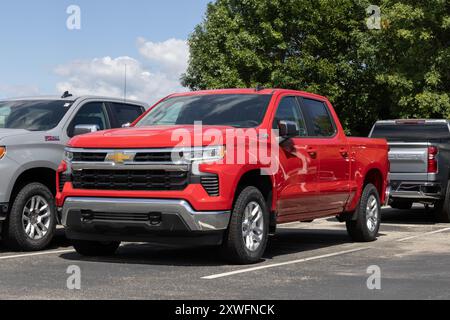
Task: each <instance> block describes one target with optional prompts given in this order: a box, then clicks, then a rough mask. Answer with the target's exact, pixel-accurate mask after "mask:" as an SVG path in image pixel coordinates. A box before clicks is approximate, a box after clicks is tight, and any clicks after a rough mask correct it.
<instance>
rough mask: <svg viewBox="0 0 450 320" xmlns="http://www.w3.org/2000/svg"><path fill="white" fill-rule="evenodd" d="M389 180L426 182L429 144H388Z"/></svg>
mask: <svg viewBox="0 0 450 320" xmlns="http://www.w3.org/2000/svg"><path fill="white" fill-rule="evenodd" d="M389 146H390V152H389V161H390V163H391V180H393V181H395V180H406V181H412V180H425V181H426V180H427V179H428V146H429V143H406V142H391V143H389Z"/></svg>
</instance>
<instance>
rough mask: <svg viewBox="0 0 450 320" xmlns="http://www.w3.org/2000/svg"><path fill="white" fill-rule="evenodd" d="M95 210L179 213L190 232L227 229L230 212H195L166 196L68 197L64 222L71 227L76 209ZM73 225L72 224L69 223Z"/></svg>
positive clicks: (163, 213) (112, 212)
mask: <svg viewBox="0 0 450 320" xmlns="http://www.w3.org/2000/svg"><path fill="white" fill-rule="evenodd" d="M84 210H87V211H91V212H93V213H95V212H99V213H103V212H107V213H111V214H114V213H117V214H123V213H136V214H139V213H140V214H146V213H148V214H151V213H155V212H157V213H160V214H161V216H162V217H163V219H164V217H165V216H174V215H175V216H178V217H179V218H180V219H181V220H182V221H183V222H184V224H185V225H186V226H187V228H188V229H189V231H193V232H195V231H222V230H226V229H227V228H228V225H229V222H230V217H231V212H230V211H215V212H209V211H208V212H198V211H194V210H193V209H192V207H191V206H190V205H189V203H188V202H187V201H184V200H165V199H131V198H130V199H129V198H126V199H115V198H67V199H66V201H65V203H64V207H63V210H62V224H63V225H64V226H66V227H67V226H68V225H67V223H68V220H69V219H68V217H69V215H70V214H71V213H73V212H77V211H78V212H79V211H84ZM111 222H113V223H116V224H117V223H119V224H127V223H129V222H127V221H116V220H112V221H111ZM69 227H70V226H69Z"/></svg>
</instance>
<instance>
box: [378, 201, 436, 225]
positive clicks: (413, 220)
mask: <svg viewBox="0 0 450 320" xmlns="http://www.w3.org/2000/svg"><path fill="white" fill-rule="evenodd" d="M382 224H405V225H411V224H415V225H435V224H437V223H436V222H435V220H434V214H433V208H429V209H426V208H425V207H424V206H422V205H417V206H414V207H413V208H412V209H411V210H397V209H392V208H388V209H385V210H383V213H382Z"/></svg>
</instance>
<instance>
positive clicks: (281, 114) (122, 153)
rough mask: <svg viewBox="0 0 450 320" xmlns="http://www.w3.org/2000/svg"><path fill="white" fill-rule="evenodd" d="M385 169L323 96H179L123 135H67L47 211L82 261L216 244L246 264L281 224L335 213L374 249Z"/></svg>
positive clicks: (377, 152)
mask: <svg viewBox="0 0 450 320" xmlns="http://www.w3.org/2000/svg"><path fill="white" fill-rule="evenodd" d="M199 121H201V123H199ZM388 168H389V163H388V146H387V143H386V141H385V140H380V139H368V138H347V137H346V136H345V134H344V131H343V129H342V126H341V124H340V122H339V119H338V117H337V116H336V113H335V111H334V109H333V107H332V105H331V104H330V102H329V101H328V100H327V99H326V98H324V97H321V96H318V95H313V94H310V93H305V92H299V91H292V90H282V89H275V90H271V89H270V90H269V89H256V90H254V89H253V90H252V89H231V90H214V91H200V92H190V93H181V94H175V95H171V96H169V97H167V98H165V99H163V100H162V101H160V102H159V103H157V104H156V105H155V106H153V107H152V108H151V109H150V111H149V112H147V113H146V114H144V115H143V116H142V117H141V118H140V119H138V120H137V121H136V122H135V123H134V124H132V126H131V127H130V128H124V129H117V130H109V131H104V132H100V133H94V134H88V135H83V136H78V137H75V138H73V139H72V140H71V141H70V142H69V145H68V147H67V148H66V155H65V159H64V161H63V162H62V164H61V166H60V168H59V170H58V178H57V184H58V190H60V192H58V194H57V205H58V207H59V208H60V210H62V222H63V225H64V226H65V227H66V233H67V236H68V238H69V239H72V241H73V245H74V247H75V249H76V250H77V251H78V252H79V253H80V254H82V255H109V254H113V253H114V252H115V251H116V250H117V248H118V247H119V245H120V242H122V241H129V242H160V241H163V242H167V241H175V242H178V243H183V244H186V243H196V244H197V243H198V244H202V245H217V246H220V247H221V249H222V250H223V252H224V253H225V256H226V257H227V258H229V259H231V260H232V261H233V262H235V263H240V264H248V263H255V262H258V261H260V259H261V258H262V256H263V253H264V251H265V249H266V244H267V240H268V237H269V235H270V234H273V233H274V232H275V231H276V226H277V225H278V224H283V223H289V222H296V221H300V222H311V221H312V220H314V219H318V218H323V217H328V216H337V217H338V219H339V220H340V221H341V222H346V224H347V229H348V232H349V234H350V236H351V238H352V239H353V240H354V241H374V240H376V237H377V234H378V230H379V226H380V209H381V205H382V204H383V203H384V202H386V200H387V197H388V187H387V185H388V183H387V180H388V178H387V177H388Z"/></svg>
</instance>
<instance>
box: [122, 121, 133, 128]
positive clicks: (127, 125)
mask: <svg viewBox="0 0 450 320" xmlns="http://www.w3.org/2000/svg"><path fill="white" fill-rule="evenodd" d="M129 127H131V123H129V122H128V123H125V124H123V125H122V128H129Z"/></svg>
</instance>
